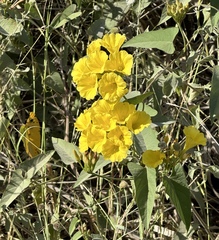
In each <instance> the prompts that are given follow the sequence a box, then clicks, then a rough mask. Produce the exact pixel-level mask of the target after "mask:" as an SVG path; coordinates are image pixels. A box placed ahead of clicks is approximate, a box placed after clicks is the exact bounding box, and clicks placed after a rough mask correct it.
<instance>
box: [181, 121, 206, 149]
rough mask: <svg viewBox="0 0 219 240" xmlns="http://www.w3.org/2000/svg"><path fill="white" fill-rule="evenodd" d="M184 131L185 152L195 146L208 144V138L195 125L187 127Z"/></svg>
mask: <svg viewBox="0 0 219 240" xmlns="http://www.w3.org/2000/svg"><path fill="white" fill-rule="evenodd" d="M183 132H184V134H185V135H186V142H185V146H184V151H185V152H186V151H187V150H189V149H191V148H193V147H195V146H198V145H203V146H205V145H206V138H205V137H204V134H203V133H201V132H200V131H199V130H198V129H196V128H195V127H194V126H188V127H185V128H184V130H183Z"/></svg>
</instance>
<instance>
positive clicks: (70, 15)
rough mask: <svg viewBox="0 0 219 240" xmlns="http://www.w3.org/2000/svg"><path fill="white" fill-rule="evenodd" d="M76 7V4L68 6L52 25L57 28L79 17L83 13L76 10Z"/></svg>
mask: <svg viewBox="0 0 219 240" xmlns="http://www.w3.org/2000/svg"><path fill="white" fill-rule="evenodd" d="M75 9H76V5H75V4H71V5H70V6H68V7H67V8H66V9H65V10H64V11H63V12H62V13H61V14H59V15H56V16H55V18H54V19H53V21H52V23H51V26H52V27H53V28H54V29H56V28H59V27H61V26H63V25H64V24H66V23H67V22H69V21H71V20H73V19H75V18H77V17H79V16H80V15H81V12H80V11H79V12H74V11H75Z"/></svg>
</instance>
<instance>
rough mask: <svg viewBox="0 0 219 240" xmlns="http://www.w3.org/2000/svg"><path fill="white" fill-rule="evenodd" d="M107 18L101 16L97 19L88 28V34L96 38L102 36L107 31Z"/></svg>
mask: <svg viewBox="0 0 219 240" xmlns="http://www.w3.org/2000/svg"><path fill="white" fill-rule="evenodd" d="M105 21H106V19H105V18H99V19H97V20H95V21H94V22H93V23H92V24H91V25H90V27H89V28H88V34H89V35H91V36H94V38H95V39H96V38H102V37H103V35H104V32H105V28H106V27H105Z"/></svg>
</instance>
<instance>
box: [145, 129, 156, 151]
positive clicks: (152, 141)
mask: <svg viewBox="0 0 219 240" xmlns="http://www.w3.org/2000/svg"><path fill="white" fill-rule="evenodd" d="M141 134H142V136H143V139H144V143H145V146H146V149H147V150H159V149H160V148H159V147H158V144H159V141H158V140H157V135H158V132H157V131H156V130H154V129H153V128H152V127H147V128H145V129H144V130H143V131H142V132H141Z"/></svg>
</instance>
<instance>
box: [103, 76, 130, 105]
mask: <svg viewBox="0 0 219 240" xmlns="http://www.w3.org/2000/svg"><path fill="white" fill-rule="evenodd" d="M99 92H100V95H101V96H102V97H103V99H105V100H107V101H109V102H116V101H118V100H120V99H121V97H123V96H124V95H125V94H126V93H127V92H128V89H127V88H126V82H125V81H124V80H123V79H122V77H120V76H119V75H117V74H115V73H114V72H110V73H105V74H104V75H103V76H102V78H101V79H100V81H99Z"/></svg>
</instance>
